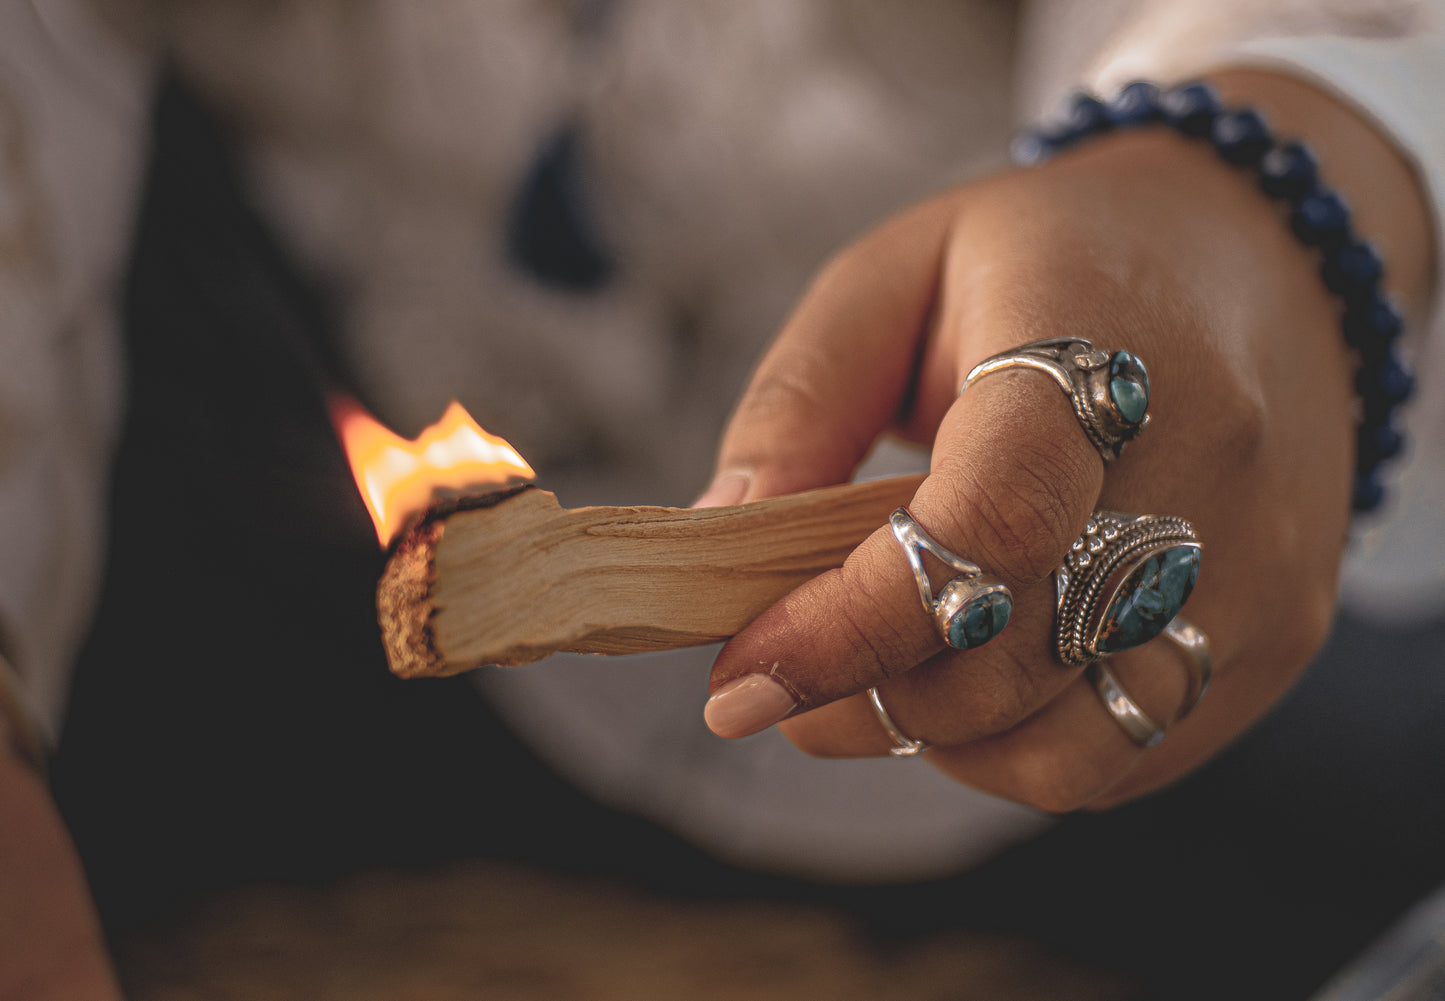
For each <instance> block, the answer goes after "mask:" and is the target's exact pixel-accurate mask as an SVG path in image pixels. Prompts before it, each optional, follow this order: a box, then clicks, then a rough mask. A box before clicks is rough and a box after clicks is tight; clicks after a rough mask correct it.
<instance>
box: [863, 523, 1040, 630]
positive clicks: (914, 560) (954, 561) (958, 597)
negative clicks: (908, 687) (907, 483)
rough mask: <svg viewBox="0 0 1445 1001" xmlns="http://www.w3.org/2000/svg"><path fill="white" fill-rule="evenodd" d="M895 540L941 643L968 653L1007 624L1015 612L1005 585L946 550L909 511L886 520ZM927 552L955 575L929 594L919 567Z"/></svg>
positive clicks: (926, 579)
mask: <svg viewBox="0 0 1445 1001" xmlns="http://www.w3.org/2000/svg"><path fill="white" fill-rule="evenodd" d="M888 524H889V527H890V528H892V529H893V537H894V538H895V539H897V540H898V545H899V546H901V547H902V548H903V555H904V556H905V557H907V559H908V567H909V569H910V570H912V571H913V580H914V582H915V583H916V584H917V585H918V597H919V598H920V599H921V600H922V602H923V610H924V611H925V612H927V613H928V615H929V617H930V618H931V619H932V620H933V627H934V628H935V629H936V630H938V635H939V636H941V637H942V638H943V642H945V643H947V644H948V645H949V646H951V647H953V648H954V649H955V650H971V649H973V648H974V647H980V646H983V645H984V644H985V643H987V642H988V641H989V640H991V639H993V638H994V637H995V636H997V635H998V634H999V633H1001V632H1003V629H1004V626H1006V625H1008V620H1009V615H1010V614H1011V613H1012V612H1013V593H1012V592H1011V591H1009V589H1008V585H1006V584H1005V583H1004V582H1003V581H1001V580H999V579H998V578H997V577H994V576H992V575H991V574H986V573H984V572H983V569H982V568H981V567H979V565H978V564H976V563H970V562H969V561H968V560H966V559H964V558H963V557H962V556H959V555H957V554H955V553H951V552H949V551H948V550H947V549H945V548H944V547H943V546H941V545H939V544H938V542H937V541H936V540H935V539H934V538H933V537H932V536H931V535H929V534H928V533H927V532H925V531H924V530H923V527H922V526H921V525H919V524H918V522H916V521H914V520H913V515H911V514H909V513H908V509H907V508H902V507H900V508H899V509H898V510H896V511H894V512H893V514H892V516H891V517H889V519H888ZM925 552H926V553H930V554H931V555H933V556H934V557H935V558H937V559H938V560H940V561H942V562H943V563H944V564H945V565H947V566H948V567H949V568H950V569H952V570H954V571H955V573H956V576H954V577H952V578H950V579H949V581H948V582H947V583H946V584H944V585H943V587H942V588H941V589H940V590H939V592H938V595H937V597H935V596H934V594H933V583H932V581H931V580H930V579H929V577H928V571H927V570H926V569H925V568H924V566H923V554H924V553H925Z"/></svg>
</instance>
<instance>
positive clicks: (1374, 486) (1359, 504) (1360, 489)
mask: <svg viewBox="0 0 1445 1001" xmlns="http://www.w3.org/2000/svg"><path fill="white" fill-rule="evenodd" d="M1384 499H1385V488H1384V487H1383V486H1382V485H1381V484H1380V476H1379V473H1378V472H1376V471H1375V470H1373V469H1372V470H1370V471H1369V472H1366V473H1359V474H1357V475H1356V476H1355V484H1354V488H1353V490H1352V491H1351V498H1350V506H1351V507H1353V508H1354V509H1355V510H1356V511H1373V510H1375V508H1377V507H1379V506H1380V502H1381V501H1383V500H1384Z"/></svg>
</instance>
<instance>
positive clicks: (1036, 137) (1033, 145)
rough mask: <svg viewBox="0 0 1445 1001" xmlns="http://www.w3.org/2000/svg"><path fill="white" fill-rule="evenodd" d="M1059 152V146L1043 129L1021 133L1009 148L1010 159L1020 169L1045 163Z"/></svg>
mask: <svg viewBox="0 0 1445 1001" xmlns="http://www.w3.org/2000/svg"><path fill="white" fill-rule="evenodd" d="M1058 151H1059V144H1058V143H1057V142H1056V141H1055V140H1054V139H1053V138H1052V137H1051V136H1049V135H1048V134H1047V133H1045V132H1044V131H1042V130H1041V129H1028V130H1027V131H1024V132H1021V133H1019V135H1018V136H1017V138H1015V139H1014V141H1013V143H1012V144H1011V145H1010V146H1009V159H1010V160H1011V161H1012V162H1013V163H1015V164H1017V165H1018V166H1020V167H1033V166H1035V165H1037V164H1040V163H1043V162H1044V161H1045V160H1047V159H1048V158H1049V157H1051V156H1053V155H1054V154H1055V153H1057V152H1058Z"/></svg>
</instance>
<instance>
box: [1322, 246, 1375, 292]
mask: <svg viewBox="0 0 1445 1001" xmlns="http://www.w3.org/2000/svg"><path fill="white" fill-rule="evenodd" d="M1384 274H1385V264H1384V262H1383V261H1381V260H1380V255H1379V254H1378V253H1377V252H1376V251H1375V248H1374V247H1373V246H1371V245H1370V244H1369V243H1366V242H1364V241H1363V240H1351V241H1350V242H1348V243H1346V244H1344V245H1343V246H1340V247H1336V248H1335V249H1334V250H1332V251H1329V252H1327V253H1326V254H1325V261H1324V264H1323V265H1322V266H1321V267H1320V275H1321V277H1323V278H1324V280H1325V287H1326V288H1328V289H1329V290H1330V291H1331V292H1333V293H1335V294H1336V295H1340V296H1344V298H1345V302H1346V303H1349V304H1353V303H1356V302H1361V301H1363V300H1365V299H1368V298H1369V297H1370V296H1371V293H1373V292H1374V291H1375V286H1376V285H1377V284H1378V283H1379V281H1380V279H1381V278H1382V277H1384Z"/></svg>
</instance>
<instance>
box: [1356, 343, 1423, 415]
mask: <svg viewBox="0 0 1445 1001" xmlns="http://www.w3.org/2000/svg"><path fill="white" fill-rule="evenodd" d="M1355 388H1356V389H1357V390H1359V393H1360V397H1361V402H1363V403H1364V405H1365V409H1366V411H1370V410H1372V409H1375V410H1382V411H1388V410H1391V409H1393V408H1394V407H1396V406H1398V405H1399V404H1401V403H1404V402H1405V401H1406V400H1408V399H1409V398H1410V396H1411V395H1412V394H1413V393H1414V392H1415V377H1414V376H1413V375H1411V374H1410V370H1409V369H1407V368H1406V367H1405V366H1404V365H1403V364H1401V362H1400V359H1398V358H1396V357H1395V353H1394V352H1393V351H1391V352H1388V353H1386V354H1385V356H1384V357H1383V358H1381V359H1380V360H1379V361H1378V362H1376V363H1375V364H1374V365H1369V366H1366V367H1364V368H1361V369H1360V373H1359V375H1358V376H1356V378H1355Z"/></svg>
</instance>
